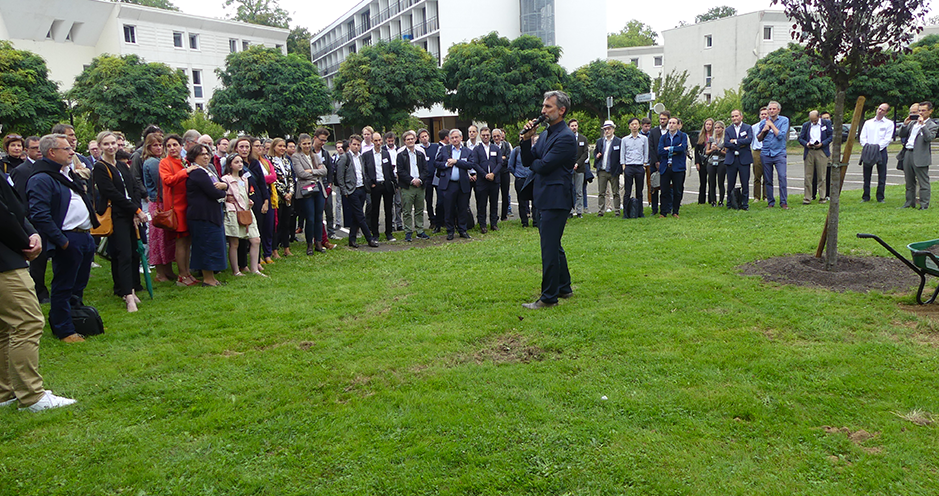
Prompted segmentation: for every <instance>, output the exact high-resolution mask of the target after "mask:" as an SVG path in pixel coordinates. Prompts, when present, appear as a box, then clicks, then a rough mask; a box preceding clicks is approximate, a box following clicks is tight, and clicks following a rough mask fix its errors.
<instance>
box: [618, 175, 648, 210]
mask: <svg viewBox="0 0 939 496" xmlns="http://www.w3.org/2000/svg"><path fill="white" fill-rule="evenodd" d="M645 182H646V170H645V168H644V167H643V166H642V165H625V166H623V205H624V206H625V205H626V200H628V199H629V197H630V195H631V194H632V189H633V183H635V184H636V196H635V198H637V199H638V200H639V201H643V199H642V186H643V185H644V184H645Z"/></svg>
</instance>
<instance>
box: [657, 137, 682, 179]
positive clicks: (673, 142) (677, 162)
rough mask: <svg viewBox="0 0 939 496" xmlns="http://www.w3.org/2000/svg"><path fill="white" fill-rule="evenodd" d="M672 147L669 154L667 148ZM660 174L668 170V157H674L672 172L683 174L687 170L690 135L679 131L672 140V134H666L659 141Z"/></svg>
mask: <svg viewBox="0 0 939 496" xmlns="http://www.w3.org/2000/svg"><path fill="white" fill-rule="evenodd" d="M669 146H670V147H672V149H671V150H669V151H668V152H666V151H665V147H669ZM658 148H659V172H665V169H667V168H668V157H669V156H671V157H672V170H673V171H675V172H682V171H684V170H685V159H687V158H688V155H687V151H688V135H687V134H685V133H683V132H681V131H677V132H676V133H675V137H674V138H672V137H671V134H670V133H665V134H664V135H663V136H662V138H661V139H660V140H659V147H658Z"/></svg>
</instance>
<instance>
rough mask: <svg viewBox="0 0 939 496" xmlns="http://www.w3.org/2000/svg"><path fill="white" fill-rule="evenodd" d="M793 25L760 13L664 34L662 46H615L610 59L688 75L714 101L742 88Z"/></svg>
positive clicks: (778, 14) (657, 72)
mask: <svg viewBox="0 0 939 496" xmlns="http://www.w3.org/2000/svg"><path fill="white" fill-rule="evenodd" d="M791 27H792V22H790V21H789V19H788V18H787V17H786V15H785V13H783V12H782V11H774V10H760V11H757V12H750V13H747V14H741V15H736V16H731V17H724V18H721V19H714V20H711V21H705V22H701V23H697V24H688V25H685V26H679V27H677V28H674V29H667V30H665V31H662V40H663V42H662V44H661V45H658V46H648V47H631V48H614V49H610V50H608V52H607V54H608V58H610V59H614V60H620V61H623V62H626V63H632V64H635V65H636V66H638V67H639V69H641V70H642V71H643V72H645V73H646V74H648V75H649V76H651V77H652V78H657V77H660V76H664V75H666V74H669V73H671V72H672V71H673V70H674V71H677V72H679V73H681V72H682V71H687V72H688V81H687V84H688V85H691V86H693V85H700V86H701V87H702V88H704V94H703V98H704V100H705V102H708V103H710V101H711V100H712V99H714V98H719V97H720V96H722V95H723V94H724V92H725V91H727V90H736V89H737V88H739V87H740V83H741V82H742V81H743V78H744V77H746V75H747V70H749V69H750V68H751V67H753V66H754V65H756V61H757V60H759V59H761V58H763V57H765V56H766V55H768V54H769V53H770V52H773V51H775V50H777V49H779V48H783V47H785V46H787V45H788V44H789V43H790V42H791V41H792V37H791V35H790V29H791Z"/></svg>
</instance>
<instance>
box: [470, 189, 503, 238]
mask: <svg viewBox="0 0 939 496" xmlns="http://www.w3.org/2000/svg"><path fill="white" fill-rule="evenodd" d="M499 190H500V186H499V183H497V182H493V181H487V180H485V179H477V180H476V222H479V227H480V228H483V227H486V204H487V203H488V204H489V225H490V226H492V227H496V226H497V225H498V224H499Z"/></svg>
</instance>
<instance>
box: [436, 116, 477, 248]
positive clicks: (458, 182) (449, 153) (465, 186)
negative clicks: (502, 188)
mask: <svg viewBox="0 0 939 496" xmlns="http://www.w3.org/2000/svg"><path fill="white" fill-rule="evenodd" d="M475 163H476V155H475V154H474V153H473V150H470V149H469V148H468V147H465V146H463V132H462V131H460V130H459V129H453V130H451V131H450V144H449V145H447V146H443V147H440V151H439V152H437V159H436V160H435V161H434V164H435V165H436V166H437V171H438V174H439V175H440V183H439V186H438V188H439V189H438V192H439V193H440V195H441V196H442V197H443V212H444V213H443V215H444V222H445V223H446V225H447V239H448V240H450V239H453V237H454V231H456V230H459V232H460V237H461V238H466V239H469V238H470V235H469V233H467V232H466V217H465V216H464V212H466V211H467V209H469V197H470V180H469V171H470V170H471V169H473V165H474V164H475Z"/></svg>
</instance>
